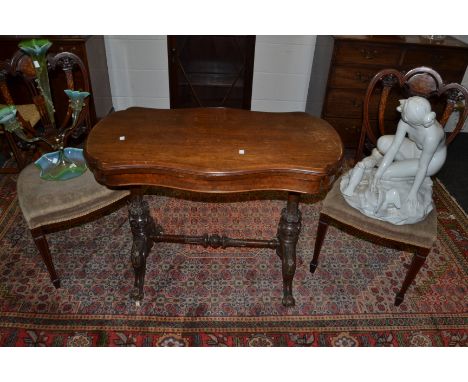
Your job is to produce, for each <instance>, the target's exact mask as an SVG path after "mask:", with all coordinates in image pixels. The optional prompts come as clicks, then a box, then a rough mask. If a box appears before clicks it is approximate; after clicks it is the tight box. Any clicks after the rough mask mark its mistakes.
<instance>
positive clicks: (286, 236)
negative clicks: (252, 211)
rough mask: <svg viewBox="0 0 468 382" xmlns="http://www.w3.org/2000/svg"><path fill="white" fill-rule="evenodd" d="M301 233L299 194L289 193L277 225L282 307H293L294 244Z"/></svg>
mask: <svg viewBox="0 0 468 382" xmlns="http://www.w3.org/2000/svg"><path fill="white" fill-rule="evenodd" d="M300 231H301V212H300V211H299V194H297V193H293V192H290V193H289V195H288V204H287V206H286V208H284V209H283V210H282V211H281V219H280V222H279V225H278V234H277V236H278V239H279V251H278V255H279V256H280V257H281V265H282V273H283V301H282V303H283V305H284V306H294V304H295V301H294V297H293V295H292V282H293V278H294V273H295V272H296V244H297V240H298V239H299V232H300Z"/></svg>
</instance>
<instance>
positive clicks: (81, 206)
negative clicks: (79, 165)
mask: <svg viewBox="0 0 468 382" xmlns="http://www.w3.org/2000/svg"><path fill="white" fill-rule="evenodd" d="M39 173H40V170H39V168H37V167H36V166H35V165H34V163H31V164H29V165H28V166H26V167H25V168H24V169H23V170H22V171H21V173H20V175H19V177H18V183H17V192H18V201H19V205H20V207H21V210H22V212H23V215H24V218H25V219H26V222H27V223H28V226H29V228H30V229H34V228H37V227H41V226H46V225H50V224H55V223H60V222H65V221H69V220H73V219H77V218H79V217H82V216H85V215H88V214H90V213H92V212H94V211H97V210H99V209H101V208H103V207H106V206H108V205H110V204H113V203H114V202H116V201H118V200H120V199H122V198H124V197H126V196H127V195H129V194H130V192H129V191H127V190H111V189H109V188H107V187H105V186H102V185H101V184H99V183H98V182H96V180H95V179H94V175H93V174H92V172H91V171H89V170H87V171H86V172H85V173H84V174H83V175H81V176H79V177H77V178H73V179H69V180H66V181H49V180H43V179H41V178H40V177H39Z"/></svg>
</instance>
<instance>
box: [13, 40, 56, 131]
mask: <svg viewBox="0 0 468 382" xmlns="http://www.w3.org/2000/svg"><path fill="white" fill-rule="evenodd" d="M51 45H52V43H51V42H50V41H49V40H45V39H37V40H36V39H32V40H26V41H21V42H20V43H19V44H18V46H19V48H20V49H21V50H22V51H23V52H25V53H26V54H27V55H28V56H30V57H31V60H32V62H33V66H34V70H35V71H36V83H37V87H38V88H39V90H40V91H41V93H42V95H43V96H44V99H45V102H46V109H47V114H48V115H49V119H50V122H51V123H52V125H53V126H55V118H54V113H55V109H54V104H53V102H52V94H51V92H50V85H49V73H48V71H47V60H46V53H47V50H48V49H49V48H50V47H51Z"/></svg>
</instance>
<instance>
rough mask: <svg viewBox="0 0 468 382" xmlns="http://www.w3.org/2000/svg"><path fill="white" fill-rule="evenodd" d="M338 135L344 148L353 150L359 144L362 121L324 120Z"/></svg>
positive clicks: (356, 119) (350, 119)
mask: <svg viewBox="0 0 468 382" xmlns="http://www.w3.org/2000/svg"><path fill="white" fill-rule="evenodd" d="M325 119H326V120H327V121H328V123H329V124H330V125H332V126H333V127H334V128H335V130H336V131H337V132H338V134H339V135H340V138H341V140H342V141H343V144H344V146H345V147H352V148H355V147H357V145H358V142H359V133H360V131H361V126H362V119H359V118H328V117H327V118H325Z"/></svg>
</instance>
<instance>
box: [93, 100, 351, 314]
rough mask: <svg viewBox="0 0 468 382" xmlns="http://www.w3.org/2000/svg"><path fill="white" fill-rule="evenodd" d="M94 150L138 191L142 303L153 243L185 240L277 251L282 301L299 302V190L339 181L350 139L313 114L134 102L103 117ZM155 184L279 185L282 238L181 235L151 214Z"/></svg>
mask: <svg viewBox="0 0 468 382" xmlns="http://www.w3.org/2000/svg"><path fill="white" fill-rule="evenodd" d="M84 151H85V157H86V159H87V161H88V166H89V168H90V170H91V171H92V172H93V173H94V176H95V178H96V180H97V181H98V182H100V183H101V184H103V185H106V186H108V187H111V188H128V189H131V191H132V192H131V196H130V198H129V200H128V212H129V221H130V227H131V231H132V235H133V245H132V250H131V260H132V265H133V268H134V272H135V289H134V291H133V292H132V294H133V297H134V298H135V299H136V300H137V301H141V300H142V299H143V289H144V279H145V270H146V261H147V257H148V255H149V253H150V250H151V248H152V246H153V244H154V243H155V242H156V243H157V242H175V243H185V244H201V245H204V246H211V247H214V248H219V247H221V248H226V247H257V248H271V249H272V250H276V253H277V254H278V256H279V258H280V259H281V264H282V276H283V299H282V303H283V305H285V306H292V305H294V303H295V302H294V297H293V293H292V283H293V278H294V273H295V271H296V243H297V241H298V238H299V233H300V230H301V212H300V211H299V196H300V194H301V193H305V194H315V193H319V192H322V191H323V190H327V189H328V188H330V186H331V184H332V182H333V180H334V177H335V175H336V173H337V172H338V170H339V169H340V168H341V164H342V159H343V146H342V142H341V140H340V138H339V136H338V134H337V132H336V131H335V130H334V129H333V127H332V126H331V125H330V124H328V122H326V121H324V120H322V119H320V118H316V117H313V116H310V115H309V114H306V113H303V112H290V113H267V112H254V111H247V110H240V109H227V108H197V109H171V110H167V109H149V108H140V107H132V108H129V109H127V110H124V111H118V112H115V113H113V114H110V115H109V116H107V117H105V118H104V119H102V120H101V121H100V122H99V123H97V125H95V127H94V128H93V129H92V130H91V132H90V134H89V136H88V139H87V142H86V145H85V150H84ZM148 186H157V187H165V188H172V189H180V190H186V191H193V192H204V193H231V192H252V191H259V190H277V191H287V192H288V198H287V205H286V207H285V208H284V209H283V210H282V212H281V216H280V218H279V225H278V231H277V235H276V237H274V238H271V239H269V240H260V239H257V238H255V239H241V238H228V237H224V236H223V237H220V236H218V235H208V234H206V235H203V236H185V235H173V234H165V233H164V231H163V228H162V227H161V226H160V225H158V224H157V222H156V221H155V220H154V219H153V217H152V216H151V215H150V213H149V208H148V204H147V202H146V201H145V200H144V198H143V196H144V193H145V190H146V189H147V187H148ZM246 213H247V212H246Z"/></svg>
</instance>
